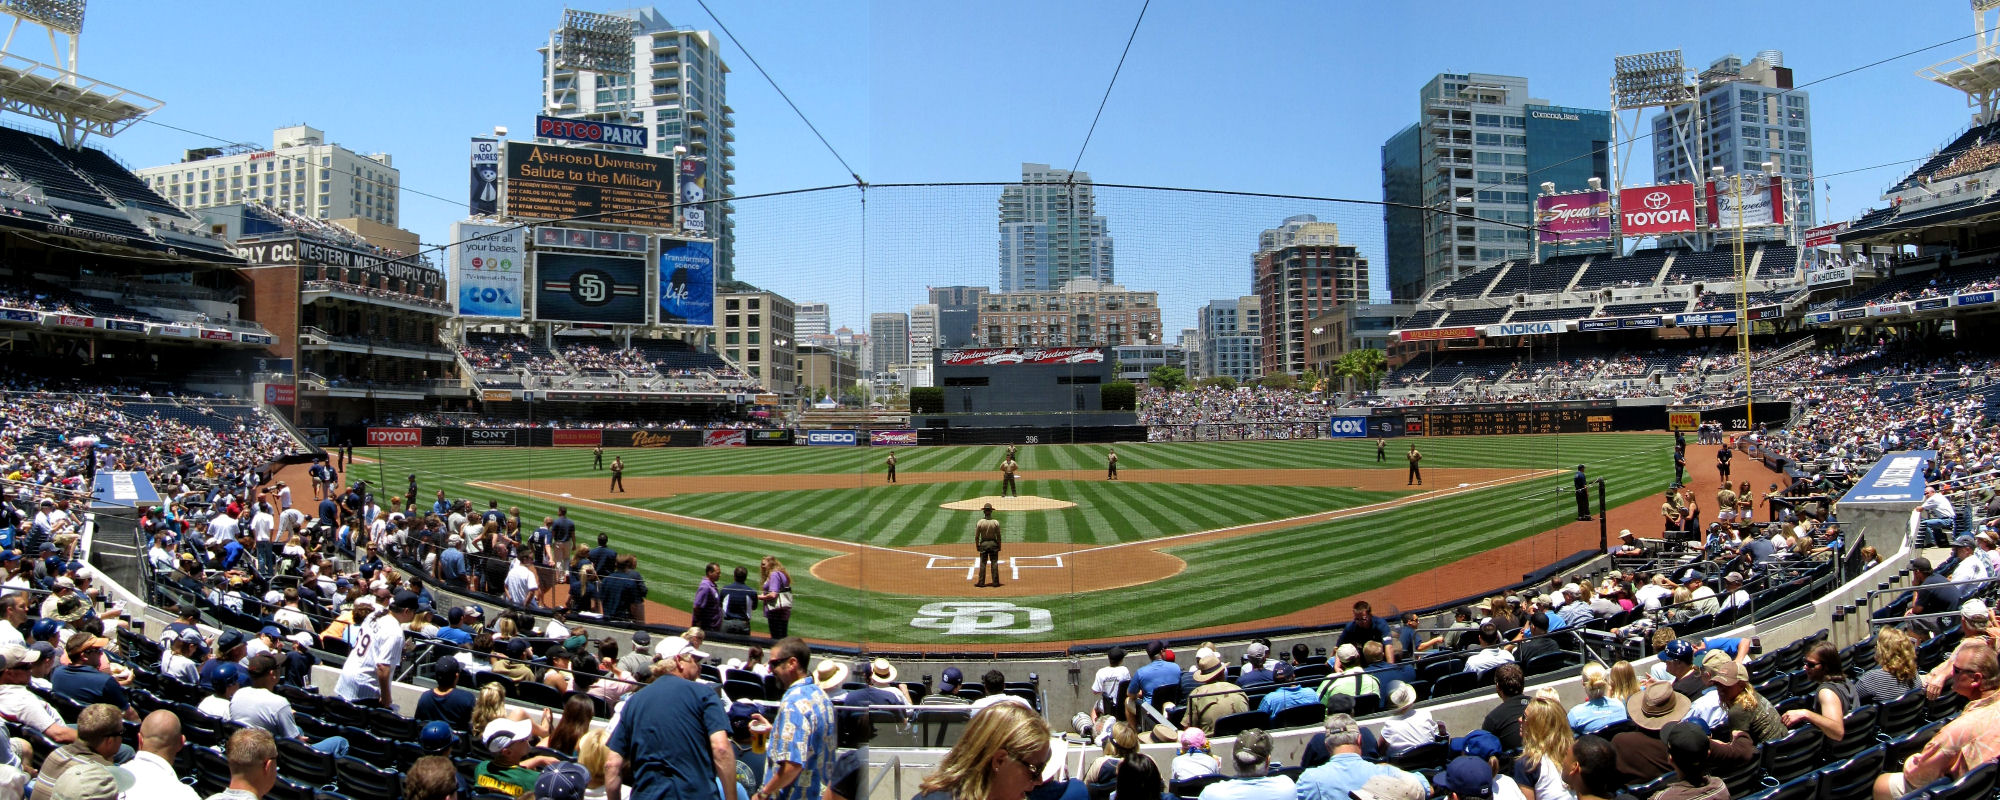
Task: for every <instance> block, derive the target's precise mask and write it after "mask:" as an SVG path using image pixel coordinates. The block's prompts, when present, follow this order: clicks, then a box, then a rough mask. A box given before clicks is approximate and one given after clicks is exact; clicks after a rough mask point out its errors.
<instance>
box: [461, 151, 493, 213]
mask: <svg viewBox="0 0 2000 800" xmlns="http://www.w3.org/2000/svg"><path fill="white" fill-rule="evenodd" d="M471 176H472V180H471V186H470V188H468V189H467V190H466V194H465V211H466V213H468V214H478V215H483V216H489V217H490V216H493V215H495V214H498V213H500V142H498V141H496V140H493V139H481V138H479V137H476V136H475V137H473V139H472V170H471Z"/></svg>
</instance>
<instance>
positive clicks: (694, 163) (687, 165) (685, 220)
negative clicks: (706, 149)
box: [680, 156, 708, 234]
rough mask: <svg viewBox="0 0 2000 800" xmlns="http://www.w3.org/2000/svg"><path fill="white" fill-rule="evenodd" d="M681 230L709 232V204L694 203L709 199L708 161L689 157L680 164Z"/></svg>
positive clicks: (697, 232)
mask: <svg viewBox="0 0 2000 800" xmlns="http://www.w3.org/2000/svg"><path fill="white" fill-rule="evenodd" d="M680 190H681V191H680V201H681V230H683V231H686V232H688V233H695V234H701V233H707V232H708V206H703V205H693V204H695V203H701V202H703V201H705V200H707V199H708V161H707V159H701V158H694V157H691V156H690V157H688V158H683V159H681V164H680Z"/></svg>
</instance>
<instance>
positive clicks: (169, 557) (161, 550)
mask: <svg viewBox="0 0 2000 800" xmlns="http://www.w3.org/2000/svg"><path fill="white" fill-rule="evenodd" d="M167 543H168V539H167V535H166V534H164V533H162V534H156V535H154V536H153V546H152V547H150V548H148V549H147V550H146V565H147V566H149V567H152V569H153V572H154V574H164V573H168V572H173V571H174V564H175V559H174V551H173V549H172V548H171V547H169V546H168V544H167Z"/></svg>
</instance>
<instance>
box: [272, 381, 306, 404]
mask: <svg viewBox="0 0 2000 800" xmlns="http://www.w3.org/2000/svg"><path fill="white" fill-rule="evenodd" d="M298 402H299V389H298V387H296V386H293V385H291V384H288V383H267V384H264V405H267V406H289V405H297V404H298Z"/></svg>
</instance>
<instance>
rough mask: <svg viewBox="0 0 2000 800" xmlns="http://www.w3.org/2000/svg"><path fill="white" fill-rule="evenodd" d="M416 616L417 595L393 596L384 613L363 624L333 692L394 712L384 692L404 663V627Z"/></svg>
mask: <svg viewBox="0 0 2000 800" xmlns="http://www.w3.org/2000/svg"><path fill="white" fill-rule="evenodd" d="M416 615H417V594H416V593H415V592H412V591H409V590H407V589H406V590H404V591H400V592H397V593H396V596H395V598H394V599H392V600H391V601H390V603H389V608H388V609H387V610H384V611H377V612H375V614H374V616H372V617H369V618H368V620H367V621H366V622H364V623H362V625H361V632H360V633H359V634H358V635H357V638H356V639H355V642H354V652H353V653H352V654H350V655H348V657H347V663H345V664H343V665H341V668H340V681H339V683H337V684H335V686H334V692H335V693H336V694H339V695H340V696H341V698H342V699H344V700H347V701H348V702H351V703H357V704H360V703H375V704H377V705H380V706H382V707H383V708H388V709H391V710H393V709H394V708H395V705H394V704H392V703H391V702H389V695H388V693H387V691H386V690H387V688H388V686H389V676H390V674H391V673H393V672H394V670H395V669H396V665H398V664H401V663H402V662H403V626H404V625H408V624H409V623H410V620H411V619H412V618H414V617H416Z"/></svg>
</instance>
